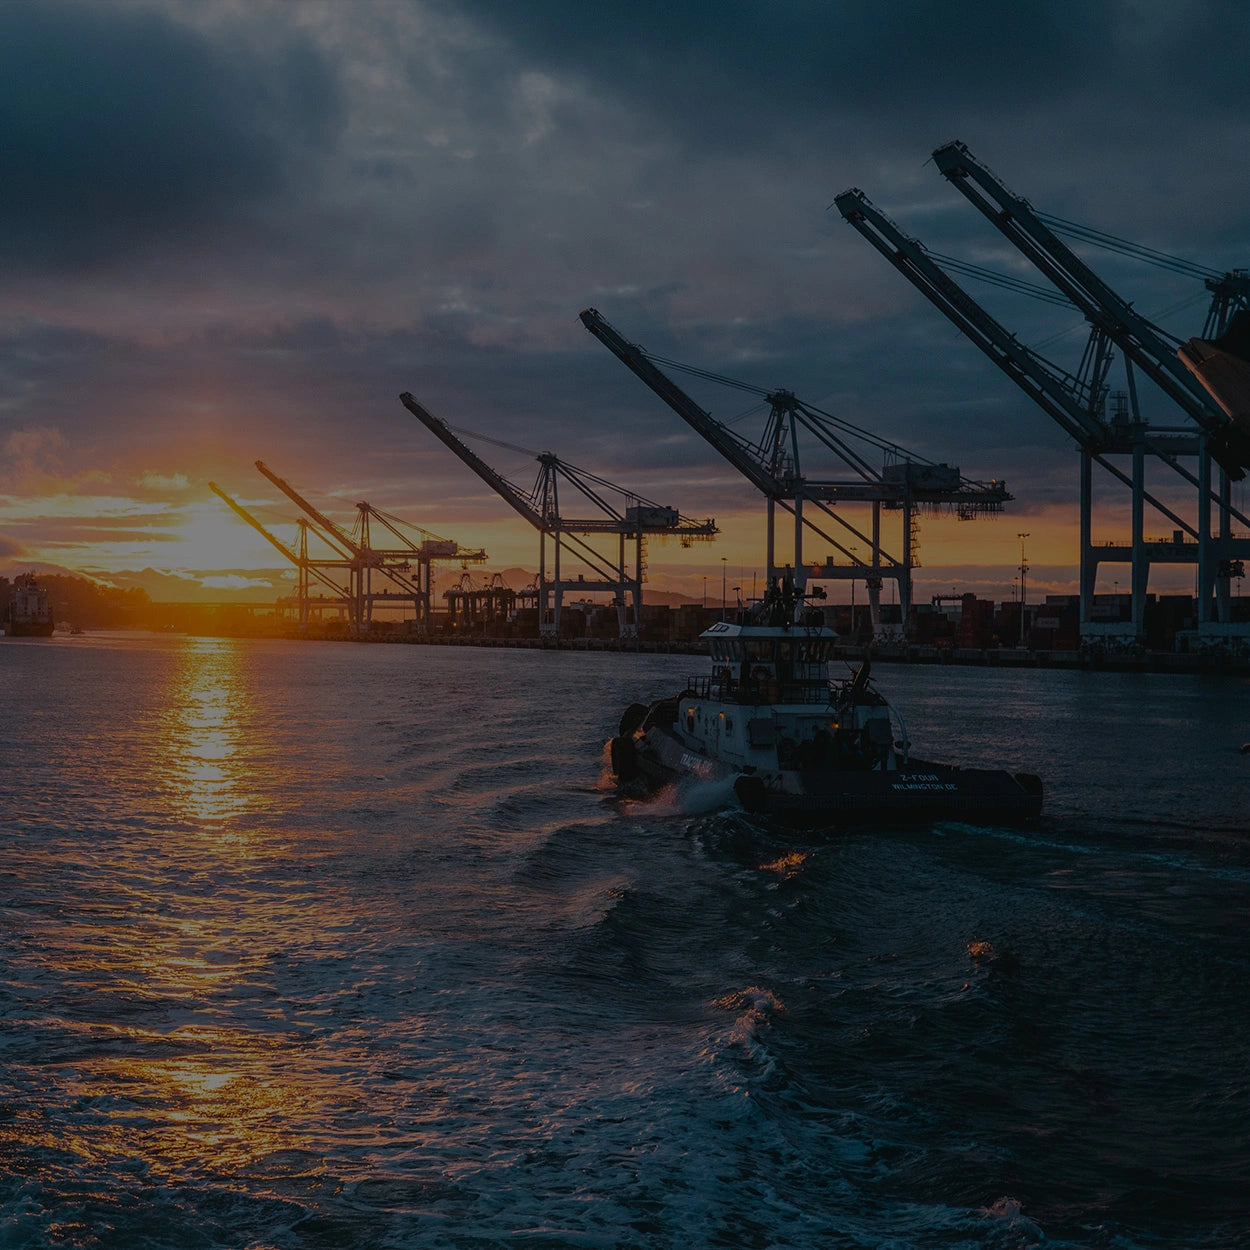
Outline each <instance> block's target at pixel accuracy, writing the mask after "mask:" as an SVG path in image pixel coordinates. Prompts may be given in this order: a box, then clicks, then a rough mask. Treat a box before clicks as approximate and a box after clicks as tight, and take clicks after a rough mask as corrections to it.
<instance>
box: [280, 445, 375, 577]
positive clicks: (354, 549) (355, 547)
mask: <svg viewBox="0 0 1250 1250" xmlns="http://www.w3.org/2000/svg"><path fill="white" fill-rule="evenodd" d="M256 468H257V469H258V470H260V472H261V473H262V474H263V475H264V476H265V477H267V478H268V479H269V480H270V481H271V482H272V483H273V484H274V485H275V486H276V487H277V488H278V489H279V490H280V491H281V492H282V493H283V494H284V495H285V496H286V497H287V498H288V499H290V500H291V501H292V502H293V503H294V504H295V505H296V506H297V507H298V508H301V509H302V510H303V511H304V512H306V513H307V514H308V515H309V516H310V517H312V519H313V520H314V521H316V522H317V524H318V525H319V526H320V527H321V528H322V530H324V531H325V533H326V534H327V535H332V536H333V539H335V540H337V541H338V542H339V543H341V544H342V545H343V546H344V547H345V548H347V551H346V552H345V553H344V554H350V555H352V556H357V557H358V556H359V555H360V554H361V549H360V546H359V544H357V543H356V542H355V540H354V539H353V538H352V536H351V535H350V534H349V533H347V531H346V530H344V529H343V528H342V527H341V526H340V525H338V524H336V523H335V522H334V521H332V520H330V518H329V517H328V516H326V515H325V513H323V512H321V511H319V510H318V509H317V508H316V507H314V506H313V505H312V504H311V503H309V501H308V500H307V499H305V498H304V496H303V495H301V494H300V493H299V491H297V490H296V489H295V488H294V487H293V486H292V485H291V484H290V483H289V482H287V481H286V480H285V479H284V478H280V477H279V476H278V475H277V474H276V473H274V472H272V471H271V470H270V469H269V468H268V467H267V466H266V465H265V463H264V461H263V460H257V461H256ZM331 545H333V542H332V543H331Z"/></svg>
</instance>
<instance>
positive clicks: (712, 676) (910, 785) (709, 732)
mask: <svg viewBox="0 0 1250 1250" xmlns="http://www.w3.org/2000/svg"><path fill="white" fill-rule="evenodd" d="M702 637H703V638H704V639H706V640H707V642H708V647H709V651H710V653H711V672H710V673H707V674H704V675H701V676H694V677H690V678H687V680H686V685H685V688H684V689H683V690H682V691H681V692H680V693H679V694H677V695H674V696H671V697H668V698H663V699H659V700H657V701H656V702H654V703H652V704H650V706H647V705H644V704H641V703H635V704H631V705H630V707H629V708H628V709H627V710H626V711H625V714H624V715H623V716H622V718H621V723H620V727H619V733H618V735H617V736H616V737H615V738H613V739H612V740H611V745H610V753H611V759H612V770H613V772H614V774H615V776H616V779H617V783H618V786H619V787H621V789H622V790H623V791H624V792H625V793H630V792H634V793H637V792H639V791H642V792H643V793H647V792H656V791H658V790H661V789H663V788H664V787H666V786H669V785H673V784H675V783H682V782H729V783H732V787H733V791H734V793H735V795H736V796H737V798H738V801H739V802H740V803H741V804H742V807H743V808H744V809H745V810H746V811H747V812H750V813H753V814H758V815H763V816H766V817H770V818H776V819H777V820H779V821H781V822H784V823H787V824H792V825H798V826H823V827H836V826H840V825H858V824H869V823H877V824H895V823H916V822H919V823H927V822H929V821H932V820H939V819H948V820H962V821H968V822H971V823H982V824H984V823H994V824H997V823H1000V822H1008V823H1016V822H1022V821H1028V820H1031V819H1032V818H1034V817H1036V816H1037V815H1039V814H1040V812H1041V810H1042V783H1041V780H1040V779H1039V778H1038V777H1036V776H1034V775H1033V774H1031V773H1011V772H1008V771H1006V770H1004V769H996V768H961V767H958V766H955V765H949V764H937V763H931V762H929V761H926V760H920V759H917V758H916V757H915V756H914V755H912V753H911V744H910V742H909V740H908V736H907V729H906V726H905V724H904V722H903V719H902V717H901V716H900V715H899V713H898V712H897V711H896V710H895V709H894V708H893V707H891V705H890V704H889V703H888V702H887V700H886V699H885V698H884V697H883V696H882V695H881V694H880V693H879V692H878V691H877V690H876V688H875V687H874V686H873V684H872V682H871V679H870V673H869V665H868V661H865V662H864V664H863V665H862V667H861V668H860V669H859V671H858V672H857V673H856V674H855V675H854V677H852V678H849V679H847V680H845V681H841V682H833V681H830V680H829V677H828V660H829V656H830V653H831V648H832V646H833V644H834V642H835V641H836V640H837V634H836V632H835V631H834V630H832V629H829V628H827V627H826V626H825V625H824V623H823V619H822V616H821V614H820V612H819V611H815V610H813V609H810V608H807V607H805V605H804V603H803V598H802V596H801V595H800V594H797V593H796V592H795V590H794V587H793V585H792V584H791V583H790V581H789V579H788V578H786V579H785V581H784V582H780V583H778V582H774V584H773V585H772V586H770V588H769V592H768V595H767V596H766V597H765V599H764V600H762V601H761V602H760V603H758V604H755V605H752V606H751V607H750V608H747V609H745V610H741V611H739V613H738V617H737V620H735V621H720V622H718V623H717V624H715V625H713V626H712V627H711V628H710V629H708V630H706V631H705V632H704V633H703V635H702ZM896 725H897V734H896Z"/></svg>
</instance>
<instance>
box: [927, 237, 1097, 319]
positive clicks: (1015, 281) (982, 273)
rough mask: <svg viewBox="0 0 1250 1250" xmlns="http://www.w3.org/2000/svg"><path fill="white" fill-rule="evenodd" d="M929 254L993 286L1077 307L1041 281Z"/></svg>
mask: <svg viewBox="0 0 1250 1250" xmlns="http://www.w3.org/2000/svg"><path fill="white" fill-rule="evenodd" d="M926 250H927V249H926ZM929 255H930V256H931V257H932V258H933V259H934V260H935V261H937V262H938V264H940V265H942V266H943V268H946V269H953V270H955V272H956V273H962V274H964V275H965V276H966V277H969V278H976V279H977V280H978V281H979V282H986V283H989V284H990V285H991V286H998V287H1002V288H1003V289H1004V290H1007V291H1015V292H1016V293H1017V294H1020V295H1027V296H1028V297H1029V298H1030V299H1035V300H1040V301H1041V302H1042V303H1044V304H1056V305H1058V306H1059V307H1060V308H1075V307H1076V305H1075V304H1073V303H1072V301H1071V300H1070V299H1068V298H1067V296H1066V295H1061V294H1060V293H1059V292H1058V291H1055V290H1052V289H1051V288H1050V287H1045V286H1041V285H1040V284H1039V283H1036V282H1029V281H1028V280H1027V279H1025V278H1017V277H1015V276H1014V275H1012V274H1009V273H1001V272H999V271H998V270H996V269H986V268H985V267H984V266H983V265H974V264H972V262H971V261H966V260H960V259H958V257H955V256H943V255H942V254H941V253H940V252H929Z"/></svg>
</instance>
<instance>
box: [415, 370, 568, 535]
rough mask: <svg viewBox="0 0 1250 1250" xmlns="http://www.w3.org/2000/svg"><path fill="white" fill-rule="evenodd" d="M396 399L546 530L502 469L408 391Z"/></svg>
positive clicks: (545, 521)
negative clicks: (460, 437) (492, 463)
mask: <svg viewBox="0 0 1250 1250" xmlns="http://www.w3.org/2000/svg"><path fill="white" fill-rule="evenodd" d="M399 401H400V403H402V404H403V406H404V407H405V408H407V409H408V411H409V412H410V413H412V415H413V416H414V417H416V418H417V420H418V421H420V422H421V424H422V425H424V426H425V428H426V429H427V430H429V431H430V433H431V434H433V435H434V436H435V438H437V439H439V441H440V442H442V443H444V444H445V445H446V446H447V447H449V448H451V450H452V451H454V452H455V453H456V455H457V456H458V457H459V458H460V459H461V460H462V461H463V462H464V463H465V464H467V465H468V466H469V468H470V469H472V470H473V472H474V473H476V474H477V475H478V477H480V478H481V479H482V481H484V482H485V483H486V484H487V486H489V487H490V488H491V489H492V490H494V491H495V492H496V493H497V494H499V495H500V496H501V497H502V498H503V499H504V500H505V501H506V502H507V503H508V504H509V505H511V507H512V508H513V509H514V510H515V511H517V512H519V513H520V514H521V516H523V517H524V518H525V519H526V520H527V521H528V522H529V523H530V524H531V525H532V526H533V527H534V528H535V529H537V530H546V529H548V528H550V527H549V523H548V521H547V519H546V518H544V517H543V515H542V514H541V513H540V512H538V511H537V509H535V508H534V507H533V506H532V505H531V504H530V503H529V501H528V500H527V499H526V497H525V496H524V494H522V492H521V491H520V490H518V489H517V487H516V486H514V485H513V484H512V483H511V482H510V481H508V479H507V478H506V477H504V476H503V474H502V473H497V472H495V470H494V469H492V468H491V467H490V465H488V464H487V463H486V461H485V460H483V459H482V458H481V456H479V455H478V454H477V453H476V452H475V451H473V450H472V448H470V447H467V446H465V444H464V443H462V442H461V441H460V440H459V439H458V438H457V437H456V436H455V435H454V434H453V433H452V432H451V430H450V428H449V427H448V425H447V422H446V421H443V420H442V419H441V418H439V417H436V416H435V415H434V414H433V413H432V412H430V411H429V409H427V408H426V407H424V406H423V405H422V404H420V403H418V402H417V400H416V399H415V398H414V397H413V396H412V395H411V394H410V393H409V392H408V391H404V393H403V394H402V395H400V397H399Z"/></svg>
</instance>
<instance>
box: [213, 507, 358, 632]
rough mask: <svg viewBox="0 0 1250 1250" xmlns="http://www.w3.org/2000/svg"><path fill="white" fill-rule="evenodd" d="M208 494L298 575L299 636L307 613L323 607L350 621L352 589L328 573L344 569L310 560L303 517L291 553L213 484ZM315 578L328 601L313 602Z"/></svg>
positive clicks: (335, 561) (336, 563) (338, 564)
mask: <svg viewBox="0 0 1250 1250" xmlns="http://www.w3.org/2000/svg"><path fill="white" fill-rule="evenodd" d="M208 488H209V490H211V491H212V492H213V494H214V495H216V496H217V497H218V498H219V499H221V500H223V501H224V502H225V503H226V505H227V506H228V507H229V508H230V509H231V511H232V512H234V513H235V514H236V515H237V516H238V517H240V518H241V519H242V520H244V521H246V522H247V524H248V525H250V526H251V527H252V528H253V529H254V530H255V531H256V532H257V533H258V534H260V536H261V537H262V538H264V539H266V540H267V541H268V542H269V543H270V544H271V545H272V546H274V547H276V548H277V550H278V551H279V552H281V554H282V555H283V556H285V557H286V559H288V560H289V561H290V562H291V563H292V564H293V565H294V566H295V568H296V571H297V574H298V579H299V580H298V590H297V592H296V602H297V604H298V607H299V628H300V633H304V632H305V631H306V630H307V629H308V614H309V609H310V608H311V607H314V606H322V605H324V604H326V603H327V602H328V603H331V604H334V605H335V606H336V607H338V608H339V609H340V610H345V611H346V612H347V614H348V617H349V619H354V618H353V617H352V612H353V608H354V601H353V596H352V591H351V587H350V586H347V587H344V586H341V585H339V584H338V583H337V582H335V581H334V580H333V579H332V578H330V577H329V576H328V575H327V573H326V571H325V570H327V569H344V568H346V567H347V565H346V564H345V562H344V561H343V560H341V559H313V558H310V557H309V554H308V528H309V527H308V522H307V521H305V520H304V519H303V518H302V517H301V518H300V519H299V521H298V522H297V524H298V525H299V548H298V550H294V551H293V550H292V549H291V548H290V547H288V546H287V545H286V543H284V542H283V541H282V539H280V538H278V537H277V535H275V534H273V533H271V532H270V531H269V530H268V529H266V528H265V526H264V525H262V524H261V523H260V521H258V520H257V519H256V517H254V516H253V515H252V514H251V513H250V512H249V511H248V510H247V509H246V508H245V507H243V505H242V504H240V503H236V502H235V501H234V500H233V499H231V498H230V496H229V495H227V494H226V492H225V491H224V490H222V489H221V487H219V486H218V485H217V483H216V482H209V484H208ZM310 577H312V578H316V580H317V581H319V582H320V583H321V584H322V585H323V586H325V587H326V588H327V589H328V590H329V591H330V596H329V598H328V599H326V598H321V599H313V598H312V596H311V594H310V593H309V592H310V582H309V578H310Z"/></svg>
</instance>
